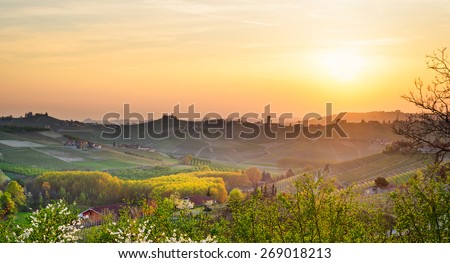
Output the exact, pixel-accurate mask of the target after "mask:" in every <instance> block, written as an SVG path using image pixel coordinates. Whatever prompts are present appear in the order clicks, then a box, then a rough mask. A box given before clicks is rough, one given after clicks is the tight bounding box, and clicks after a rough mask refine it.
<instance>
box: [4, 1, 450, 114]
mask: <svg viewBox="0 0 450 263" xmlns="http://www.w3.org/2000/svg"><path fill="white" fill-rule="evenodd" d="M449 28H450V3H449V2H448V1H425V0H414V1H409V0H408V1H406V0H398V1H376V2H373V1H354V0H352V1H350V0H347V1H316V2H311V1H294V0H281V1H254V0H246V1H226V2H222V1H206V0H198V1H183V0H177V1H175V0H174V1H171V0H169V1H167V0H166V1H162V0H156V1H127V2H123V1H117V0H112V1H99V0H97V1H74V0H65V1H55V0H43V1H39V2H27V1H12V0H1V1H0V86H1V93H2V96H0V115H3V116H5V115H14V116H21V115H23V114H24V113H25V112H28V111H33V112H49V114H50V115H52V116H56V117H58V118H62V119H77V120H84V119H85V118H92V119H100V118H101V117H102V115H103V114H105V113H106V112H110V111H116V112H120V111H121V109H122V106H123V104H124V103H130V104H131V105H132V108H131V110H132V111H135V112H140V113H142V114H145V113H146V112H149V111H154V112H156V113H158V112H160V113H163V112H170V111H171V110H172V107H173V105H176V104H180V108H181V109H187V107H188V106H189V105H191V104H195V105H196V109H197V110H198V111H199V112H203V113H206V112H211V111H216V112H218V113H220V114H224V115H226V114H227V113H231V112H262V110H263V107H264V106H265V105H267V104H271V105H272V110H273V111H274V112H277V113H281V112H293V113H294V116H303V115H304V114H306V113H307V112H319V113H324V112H325V103H327V102H331V103H333V112H335V113H337V112H341V111H347V112H370V111H394V110H397V109H399V110H402V111H404V112H415V107H414V106H413V105H409V104H408V103H407V102H405V101H403V100H402V99H401V98H400V96H401V95H402V94H405V93H407V92H408V91H409V90H412V89H413V88H414V81H415V79H416V78H418V77H421V78H422V79H423V80H424V81H425V83H427V81H429V80H431V76H432V75H431V73H432V72H429V71H427V69H426V55H429V54H432V52H433V51H435V50H436V49H437V48H441V47H444V46H446V45H448V43H450V41H449V40H450V34H446V32H448V30H449Z"/></svg>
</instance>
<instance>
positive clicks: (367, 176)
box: [277, 153, 431, 192]
mask: <svg viewBox="0 0 450 263" xmlns="http://www.w3.org/2000/svg"><path fill="white" fill-rule="evenodd" d="M430 162H431V159H430V157H429V156H424V155H403V154H383V153H380V154H375V155H371V156H367V157H364V158H359V159H355V160H351V161H345V162H341V163H337V164H331V165H329V169H328V170H325V171H323V170H315V171H313V173H316V174H317V176H325V177H326V178H333V179H334V180H335V182H336V184H337V185H339V186H340V187H348V186H350V185H358V186H357V187H358V188H361V189H363V188H367V187H371V186H373V185H374V183H373V180H374V179H375V178H377V177H385V178H386V179H387V180H388V181H389V182H390V183H392V184H395V185H400V184H402V183H405V182H406V181H407V180H408V179H409V178H410V177H411V176H412V175H413V174H414V173H415V171H417V169H419V168H422V167H424V166H425V165H426V164H428V163H430ZM299 178H301V174H297V175H296V176H294V177H291V178H288V179H284V180H281V181H279V182H278V183H277V188H278V191H281V192H291V191H292V190H293V183H294V182H295V181H296V180H298V179H299Z"/></svg>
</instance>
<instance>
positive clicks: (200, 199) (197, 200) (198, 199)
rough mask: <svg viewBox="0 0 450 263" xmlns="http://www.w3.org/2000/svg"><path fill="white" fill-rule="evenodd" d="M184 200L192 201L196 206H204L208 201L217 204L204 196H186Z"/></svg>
mask: <svg viewBox="0 0 450 263" xmlns="http://www.w3.org/2000/svg"><path fill="white" fill-rule="evenodd" d="M183 199H184V200H188V201H191V202H192V203H194V206H202V205H205V204H206V202H208V201H213V202H214V203H215V202H216V201H215V200H213V199H212V198H211V197H209V196H203V195H191V196H186V197H185V198H183Z"/></svg>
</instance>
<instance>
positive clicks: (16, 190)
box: [5, 181, 26, 207]
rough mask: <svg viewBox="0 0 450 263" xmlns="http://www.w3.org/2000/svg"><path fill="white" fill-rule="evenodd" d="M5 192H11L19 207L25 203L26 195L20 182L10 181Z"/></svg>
mask: <svg viewBox="0 0 450 263" xmlns="http://www.w3.org/2000/svg"><path fill="white" fill-rule="evenodd" d="M5 193H9V194H10V195H11V198H12V200H13V201H14V203H15V204H16V206H17V207H19V206H23V205H25V202H26V196H25V193H24V192H23V187H22V186H21V185H20V184H19V183H18V182H16V181H11V182H9V183H8V185H7V186H6V189H5Z"/></svg>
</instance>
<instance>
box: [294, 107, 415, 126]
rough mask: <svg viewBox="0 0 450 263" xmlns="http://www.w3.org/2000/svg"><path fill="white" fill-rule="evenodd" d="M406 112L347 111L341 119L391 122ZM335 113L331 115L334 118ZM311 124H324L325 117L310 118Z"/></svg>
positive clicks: (296, 121)
mask: <svg viewBox="0 0 450 263" xmlns="http://www.w3.org/2000/svg"><path fill="white" fill-rule="evenodd" d="M407 115H408V113H405V112H402V111H400V110H396V111H372V112H347V113H346V114H345V116H344V117H343V118H342V120H345V121H346V122H348V123H360V122H369V121H378V122H380V123H392V122H394V121H396V120H406V117H407ZM336 117H337V115H336V114H335V115H333V116H332V120H334V119H335V118H336ZM301 120H302V118H294V119H293V120H289V121H288V123H298V122H299V121H301ZM310 123H312V124H316V123H319V124H322V125H323V124H325V117H324V118H323V119H322V120H321V121H315V120H314V119H312V120H310Z"/></svg>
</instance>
